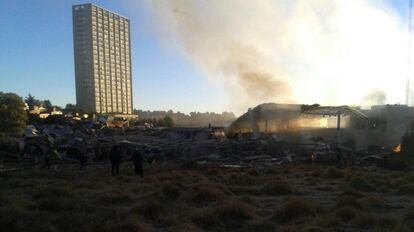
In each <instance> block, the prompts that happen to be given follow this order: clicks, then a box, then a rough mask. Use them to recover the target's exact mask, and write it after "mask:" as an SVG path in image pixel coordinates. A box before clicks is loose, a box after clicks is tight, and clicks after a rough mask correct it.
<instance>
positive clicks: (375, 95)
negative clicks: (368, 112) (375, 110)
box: [361, 90, 387, 107]
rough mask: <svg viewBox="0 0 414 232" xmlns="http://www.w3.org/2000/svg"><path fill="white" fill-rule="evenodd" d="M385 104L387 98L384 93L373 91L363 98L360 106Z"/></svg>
mask: <svg viewBox="0 0 414 232" xmlns="http://www.w3.org/2000/svg"><path fill="white" fill-rule="evenodd" d="M386 102H387V96H386V93H385V92H384V91H381V90H373V91H371V92H370V93H368V94H367V95H366V96H365V97H364V99H363V101H362V103H361V105H362V106H366V107H367V106H372V105H384V104H385V103H386Z"/></svg>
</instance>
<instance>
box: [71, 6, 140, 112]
mask: <svg viewBox="0 0 414 232" xmlns="http://www.w3.org/2000/svg"><path fill="white" fill-rule="evenodd" d="M72 14H73V43H74V54H75V76H76V104H77V106H78V107H79V108H82V109H84V110H87V111H89V112H97V113H118V114H132V113H133V112H132V76H131V50H130V49H131V45H130V21H129V19H127V18H125V17H123V16H121V15H119V14H116V13H114V12H111V11H109V10H106V9H103V8H101V7H98V6H96V5H93V4H82V5H75V6H73V7H72Z"/></svg>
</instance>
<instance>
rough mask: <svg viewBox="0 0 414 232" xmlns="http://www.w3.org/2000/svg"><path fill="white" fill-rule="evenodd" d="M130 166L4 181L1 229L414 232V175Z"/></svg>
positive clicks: (0, 180) (37, 173) (29, 173)
mask: <svg viewBox="0 0 414 232" xmlns="http://www.w3.org/2000/svg"><path fill="white" fill-rule="evenodd" d="M132 173H133V172H132V167H131V165H130V164H127V163H124V164H123V166H122V172H121V175H120V176H118V177H111V176H110V170H109V169H108V168H103V167H88V168H87V169H86V170H78V167H77V166H76V167H70V166H65V167H60V169H58V170H42V169H33V170H26V171H24V172H14V173H8V174H3V175H2V176H0V202H1V203H0V228H1V231H44V232H47V231H100V232H104V231H112V232H114V231H142V232H144V231H169V232H181V231H184V232H185V231H187V232H196V231H257V232H260V231H266V232H267V231H401V232H403V231H407V232H409V231H414V172H399V171H389V170H384V169H380V168H376V167H375V168H374V167H372V168H369V169H368V168H345V169H341V170H339V169H336V168H333V167H330V166H319V165H310V164H309V165H288V166H274V167H272V168H271V169H268V170H266V171H260V170H258V169H242V170H241V169H229V168H218V167H208V168H207V167H199V166H197V165H194V164H192V163H184V164H174V165H172V164H171V165H169V166H157V165H153V166H145V177H144V178H143V179H141V178H139V177H136V176H134V175H132Z"/></svg>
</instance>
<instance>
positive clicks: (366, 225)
mask: <svg viewBox="0 0 414 232" xmlns="http://www.w3.org/2000/svg"><path fill="white" fill-rule="evenodd" d="M352 224H353V225H355V226H356V227H357V228H360V229H362V230H378V229H381V231H394V230H393V229H394V228H395V227H396V225H397V224H398V221H397V220H396V219H395V218H394V217H392V216H390V215H388V216H383V215H376V214H358V215H357V217H355V219H354V220H353V221H352Z"/></svg>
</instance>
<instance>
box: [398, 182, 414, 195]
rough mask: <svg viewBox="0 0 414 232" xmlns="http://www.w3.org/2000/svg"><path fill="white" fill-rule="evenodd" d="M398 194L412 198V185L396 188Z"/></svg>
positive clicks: (413, 188)
mask: <svg viewBox="0 0 414 232" xmlns="http://www.w3.org/2000/svg"><path fill="white" fill-rule="evenodd" d="M398 192H399V193H401V194H406V195H411V196H414V184H405V185H401V186H400V187H399V188H398Z"/></svg>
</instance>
